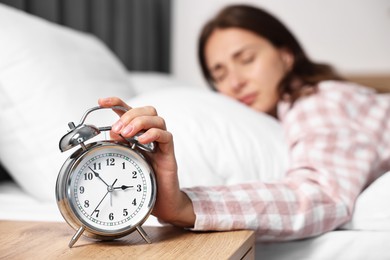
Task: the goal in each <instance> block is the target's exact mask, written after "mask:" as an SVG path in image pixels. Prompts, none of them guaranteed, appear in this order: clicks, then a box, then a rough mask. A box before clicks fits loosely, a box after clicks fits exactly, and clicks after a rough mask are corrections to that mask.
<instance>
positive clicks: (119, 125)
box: [111, 120, 123, 134]
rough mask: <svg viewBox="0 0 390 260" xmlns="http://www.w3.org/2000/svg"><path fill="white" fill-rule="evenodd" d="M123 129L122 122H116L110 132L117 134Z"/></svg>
mask: <svg viewBox="0 0 390 260" xmlns="http://www.w3.org/2000/svg"><path fill="white" fill-rule="evenodd" d="M122 128H123V123H122V121H120V120H119V121H117V122H116V123H115V124H114V125H113V126H112V128H111V129H112V131H114V132H115V133H117V134H118V133H119V132H120V131H121V130H122Z"/></svg>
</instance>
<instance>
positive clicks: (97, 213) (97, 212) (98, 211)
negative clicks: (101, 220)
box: [91, 209, 100, 218]
mask: <svg viewBox="0 0 390 260" xmlns="http://www.w3.org/2000/svg"><path fill="white" fill-rule="evenodd" d="M95 212H96V217H97V218H98V217H99V213H100V209H95V211H94V212H92V214H91V216H92V215H93V213H95Z"/></svg>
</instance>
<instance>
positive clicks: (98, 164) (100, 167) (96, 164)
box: [93, 163, 102, 170]
mask: <svg viewBox="0 0 390 260" xmlns="http://www.w3.org/2000/svg"><path fill="white" fill-rule="evenodd" d="M93 169H94V170H101V169H102V164H101V163H94V164H93Z"/></svg>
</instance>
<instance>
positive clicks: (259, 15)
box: [198, 5, 342, 101]
mask: <svg viewBox="0 0 390 260" xmlns="http://www.w3.org/2000/svg"><path fill="white" fill-rule="evenodd" d="M231 27H235V28H241V29H244V30H248V31H251V32H253V33H255V34H257V35H259V36H260V37H263V38H265V39H267V40H268V41H270V42H271V44H273V45H274V46H275V47H276V48H279V49H282V48H284V49H286V50H288V51H290V52H291V54H292V55H293V57H294V63H293V66H292V68H291V70H290V71H289V72H288V73H287V74H286V75H285V76H284V78H283V79H282V80H281V81H280V83H279V87H278V91H279V96H280V97H282V98H283V97H289V98H290V99H291V100H292V101H295V100H296V99H297V98H299V97H300V96H302V95H305V94H304V93H310V92H314V91H315V86H316V85H317V83H319V82H320V81H323V80H342V78H341V77H340V76H339V75H338V74H337V73H336V71H335V70H334V69H333V68H332V67H331V66H329V65H327V64H320V63H314V62H312V61H311V60H310V59H309V58H308V57H307V55H306V54H305V52H304V50H303V48H302V47H301V45H300V44H299V42H298V41H297V39H296V38H295V37H294V35H293V34H292V33H291V32H290V31H289V29H287V27H286V26H285V25H284V24H283V23H282V22H280V21H279V20H278V19H276V18H275V17H274V16H272V15H271V14H269V13H267V12H266V11H264V10H262V9H260V8H256V7H252V6H247V5H231V6H227V7H225V8H224V9H222V10H221V11H220V12H219V13H218V14H217V15H216V16H215V17H214V18H213V19H211V20H210V21H209V22H208V23H206V24H205V26H204V27H203V30H202V31H201V34H200V37H199V42H198V58H199V62H200V66H201V70H202V73H203V76H204V77H205V79H206V81H207V82H208V84H209V85H210V86H211V88H213V89H214V90H215V89H216V88H215V86H214V82H213V79H212V77H211V75H210V72H209V70H208V67H207V64H206V57H205V45H206V44H207V41H208V39H209V37H210V36H211V34H212V33H213V32H214V31H215V30H216V29H226V28H231ZM306 86H309V88H311V90H312V91H310V89H307V88H305V91H303V87H306ZM308 90H309V91H308Z"/></svg>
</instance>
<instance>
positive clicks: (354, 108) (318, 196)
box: [185, 86, 390, 241]
mask: <svg viewBox="0 0 390 260" xmlns="http://www.w3.org/2000/svg"><path fill="white" fill-rule="evenodd" d="M337 87H342V86H336V87H335V88H334V89H330V90H329V91H325V93H318V94H316V95H315V96H311V97H308V98H305V99H304V100H302V101H299V103H296V104H295V105H294V107H293V108H292V110H290V112H288V113H287V116H286V117H285V118H284V119H283V125H284V127H285V129H286V133H287V139H288V142H289V146H290V151H291V158H290V159H291V165H290V167H289V170H288V172H287V175H286V177H285V178H284V179H283V180H281V181H279V182H274V183H262V182H256V183H247V184H239V185H233V186H220V187H195V188H188V189H185V192H186V193H187V194H188V196H189V197H190V198H191V200H192V202H193V205H194V210H195V214H196V222H195V226H194V229H195V230H232V229H254V230H256V232H257V237H258V239H259V240H265V241H270V240H271V241H272V240H273V241H275V240H290V239H299V238H306V237H311V236H316V235H319V234H322V233H324V232H326V231H330V230H333V229H335V228H337V227H338V226H340V225H342V224H343V223H345V222H346V221H348V220H349V219H350V217H351V215H352V212H353V207H354V203H355V200H356V198H357V196H358V195H359V194H360V192H361V191H362V189H363V188H364V187H365V186H366V185H367V184H368V183H369V181H370V180H372V179H373V178H374V177H377V176H375V174H378V168H377V167H378V165H379V164H380V162H381V160H382V159H381V158H380V153H378V150H379V149H382V152H383V153H382V154H389V152H390V151H389V149H390V143H389V139H387V143H384V140H385V139H384V138H382V137H381V136H382V135H383V134H384V133H386V131H390V129H387V130H384V129H383V127H384V126H386V124H387V123H386V120H387V119H386V117H385V116H384V115H386V113H390V111H389V105H387V106H386V107H384V106H383V104H382V105H381V104H379V103H378V102H376V101H375V98H374V96H373V95H369V94H368V95H366V94H357V93H355V92H354V90H351V91H340V90H337ZM386 109H387V111H386ZM362 115H365V116H364V117H362ZM387 125H388V124H387ZM380 140H382V141H380ZM386 147H387V148H386ZM383 149H387V150H383Z"/></svg>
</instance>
